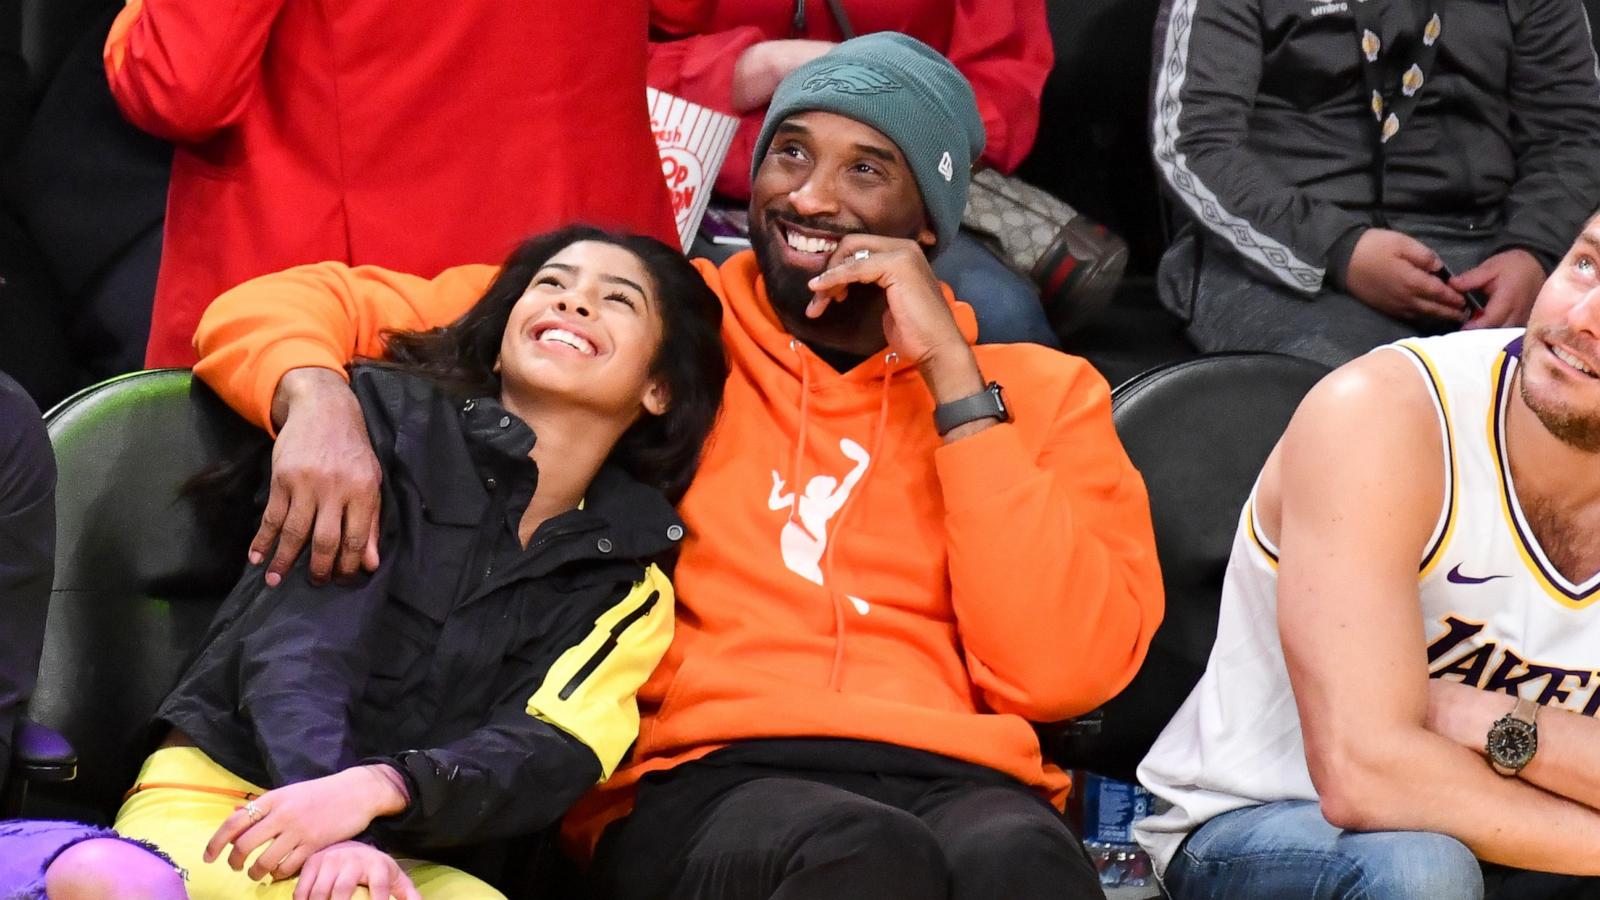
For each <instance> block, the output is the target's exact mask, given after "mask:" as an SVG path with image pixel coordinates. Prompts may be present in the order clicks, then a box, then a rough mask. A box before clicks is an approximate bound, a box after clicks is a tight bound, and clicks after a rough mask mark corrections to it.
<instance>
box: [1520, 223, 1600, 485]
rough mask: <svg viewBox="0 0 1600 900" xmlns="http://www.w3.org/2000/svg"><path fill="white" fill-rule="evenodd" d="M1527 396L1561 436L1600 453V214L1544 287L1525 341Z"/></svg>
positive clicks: (1546, 423) (1523, 386) (1523, 375)
mask: <svg viewBox="0 0 1600 900" xmlns="http://www.w3.org/2000/svg"><path fill="white" fill-rule="evenodd" d="M1521 381H1522V384H1521V393H1522V400H1523V402H1524V403H1526V404H1527V406H1528V408H1529V409H1530V410H1532V411H1533V413H1534V415H1536V416H1538V418H1539V421H1540V422H1542V423H1543V424H1544V427H1545V428H1546V429H1547V430H1548V431H1549V432H1550V433H1551V434H1553V435H1555V436H1556V437H1557V438H1558V439H1560V440H1561V441H1563V442H1564V443H1566V444H1569V445H1571V446H1573V447H1575V448H1577V449H1579V450H1583V451H1585V452H1588V453H1600V218H1596V219H1591V220H1590V221H1589V223H1588V225H1586V226H1585V228H1584V231H1583V233H1582V234H1581V235H1579V236H1578V240H1577V242H1576V243H1574V244H1573V245H1572V249H1571V250H1569V251H1567V255H1566V257H1565V258H1563V259H1562V260H1561V262H1560V264H1559V265H1557V266H1556V270H1555V271H1554V272H1552V273H1551V274H1550V277H1549V278H1548V279H1546V280H1545V283H1544V287H1542V288H1540V290H1539V299H1538V300H1537V301H1536V302H1535V303H1534V305H1533V313H1532V315H1531V316H1530V317H1529V319H1528V331H1527V335H1526V336H1525V337H1524V338H1523V343H1522V368H1521Z"/></svg>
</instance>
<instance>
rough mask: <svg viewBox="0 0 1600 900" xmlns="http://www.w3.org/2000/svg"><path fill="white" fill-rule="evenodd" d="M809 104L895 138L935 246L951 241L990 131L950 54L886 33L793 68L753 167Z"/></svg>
mask: <svg viewBox="0 0 1600 900" xmlns="http://www.w3.org/2000/svg"><path fill="white" fill-rule="evenodd" d="M811 110H821V111H823V112H831V113H837V114H839V115H841V116H847V117H849V118H851V119H854V120H856V121H858V122H861V123H863V124H866V125H871V126H872V127H873V128H876V129H878V130H879V131H881V132H883V134H884V135H885V136H886V137H888V138H889V140H891V141H894V143H895V146H897V147H899V148H900V152H901V153H902V154H904V155H905V158H906V163H907V165H909V166H910V167H911V174H912V177H913V178H915V179H916V182H917V189H918V190H919V191H921V193H922V203H923V206H924V207H925V208H926V209H927V214H928V221H929V224H930V225H931V227H932V228H933V231H934V233H935V234H937V235H938V238H939V243H938V246H937V247H935V248H934V251H932V252H937V251H938V250H939V249H941V248H943V247H945V246H946V245H948V244H949V243H950V239H951V238H952V237H954V236H955V233H956V229H958V228H960V227H961V213H962V211H963V210H965V209H966V206H967V186H968V184H969V183H970V182H971V179H972V163H973V160H975V159H977V158H978V156H979V155H980V154H982V153H983V145H984V141H985V136H984V131H983V119H982V118H981V117H980V116H979V115H978V101H977V99H976V98H975V97H973V94H972V86H971V85H970V84H968V83H967V79H966V78H965V77H964V76H963V75H962V74H961V73H960V72H958V71H956V67H955V66H953V65H951V64H950V61H949V60H947V59H945V58H944V57H943V56H941V55H940V54H939V53H938V51H936V50H934V49H933V48H932V47H929V46H928V45H927V44H924V43H922V42H921V41H919V40H917V39H916V38H913V37H909V36H907V35H904V34H898V33H895V32H889V31H883V32H878V33H877V34H869V35H864V36H862V37H858V38H852V39H851V40H848V41H845V42H844V43H842V44H840V45H839V46H837V47H835V48H833V49H832V50H830V51H828V52H827V53H825V54H823V55H822V56H820V57H818V58H816V59H814V60H812V61H811V62H809V63H806V64H805V65H803V66H801V67H799V68H798V69H795V70H794V71H793V72H791V73H789V77H787V78H785V79H784V80H783V83H782V84H779V85H778V90H777V91H776V92H775V93H774V94H773V95H772V103H771V104H770V105H769V106H768V107H767V118H766V121H765V122H763V123H762V125H761V134H760V136H759V137H758V138H757V139H756V146H755V160H754V163H753V164H752V166H751V171H752V172H753V171H755V170H757V169H759V168H760V167H761V160H762V159H763V158H764V157H765V156H766V155H767V146H768V145H769V144H771V143H772V134H773V132H774V131H775V130H777V127H778V125H779V124H780V123H781V122H783V120H784V119H786V118H788V117H789V116H792V115H794V114H796V113H802V112H808V111H811Z"/></svg>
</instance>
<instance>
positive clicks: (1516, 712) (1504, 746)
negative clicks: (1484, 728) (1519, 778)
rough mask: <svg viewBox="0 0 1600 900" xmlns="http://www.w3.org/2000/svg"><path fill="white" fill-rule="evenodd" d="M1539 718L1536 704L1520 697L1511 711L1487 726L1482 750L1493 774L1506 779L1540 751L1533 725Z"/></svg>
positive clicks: (1535, 728)
mask: <svg viewBox="0 0 1600 900" xmlns="http://www.w3.org/2000/svg"><path fill="white" fill-rule="evenodd" d="M1538 715H1539V704H1537V703H1535V702H1533V701H1532V700H1523V699H1520V698H1519V699H1518V700H1517V705H1516V706H1513V707H1512V708H1511V712H1508V713H1506V714H1505V715H1504V716H1501V717H1500V718H1499V719H1496V720H1495V723H1494V724H1493V725H1491V726H1489V737H1488V739H1487V740H1486V741H1485V742H1484V749H1485V750H1487V751H1488V753H1489V765H1491V766H1493V767H1494V770H1495V771H1496V772H1499V773H1500V774H1501V775H1504V776H1506V777H1507V778H1509V777H1511V776H1513V775H1516V774H1517V773H1518V772H1521V771H1522V770H1523V769H1524V768H1525V767H1526V766H1527V765H1528V763H1530V762H1533V754H1535V753H1537V752H1538V751H1539V726H1538V725H1536V724H1535V723H1534V719H1536V718H1538Z"/></svg>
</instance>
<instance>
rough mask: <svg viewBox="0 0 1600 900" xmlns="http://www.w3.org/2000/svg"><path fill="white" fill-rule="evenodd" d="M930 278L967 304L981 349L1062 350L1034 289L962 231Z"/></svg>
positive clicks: (942, 256) (939, 258) (935, 264)
mask: <svg viewBox="0 0 1600 900" xmlns="http://www.w3.org/2000/svg"><path fill="white" fill-rule="evenodd" d="M933 274H935V275H937V276H939V280H940V281H943V282H944V283H945V284H948V285H950V290H952V291H954V292H955V295H956V299H957V300H963V301H966V302H967V303H969V304H971V305H972V311H973V312H974V313H976V314H977V317H978V343H980V344H1042V345H1044V346H1046V347H1052V348H1055V349H1057V350H1059V349H1061V341H1060V340H1058V339H1057V338H1056V333H1055V330H1054V329H1052V328H1051V327H1050V320H1049V318H1047V317H1046V316H1045V314H1044V304H1043V303H1041V302H1040V300H1039V289H1038V288H1037V287H1035V286H1034V284H1033V282H1031V281H1029V280H1028V279H1026V278H1024V277H1022V276H1021V275H1018V274H1017V273H1016V272H1015V271H1014V270H1013V269H1012V268H1011V267H1010V266H1008V265H1006V264H1005V263H1003V262H1001V261H1000V259H999V258H998V257H996V256H995V255H994V254H993V253H990V252H989V249H988V248H987V247H985V246H984V245H983V244H981V243H979V242H978V241H977V240H976V239H975V238H973V237H972V236H971V235H969V234H967V233H966V232H965V231H962V232H958V233H957V234H956V236H955V238H954V239H952V240H951V241H950V245H949V246H948V247H945V248H944V250H943V251H941V252H940V253H939V255H938V257H936V258H935V259H934V260H933Z"/></svg>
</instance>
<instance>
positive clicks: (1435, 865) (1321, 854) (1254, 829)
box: [1164, 800, 1484, 900]
mask: <svg viewBox="0 0 1600 900" xmlns="http://www.w3.org/2000/svg"><path fill="white" fill-rule="evenodd" d="M1164 881H1165V883H1166V887H1167V890H1168V892H1169V893H1170V894H1171V895H1172V897H1173V898H1174V900H1222V898H1228V900H1251V898H1262V900H1280V898H1291V897H1292V898H1295V900H1402V898H1404V900H1480V898H1482V897H1483V896H1484V882H1483V874H1482V872H1481V870H1480V869H1479V867H1478V860H1477V858H1476V857H1474V856H1473V855H1472V851H1471V850H1468V849H1467V846H1466V845H1465V844H1463V843H1461V842H1460V841H1458V840H1456V839H1455V838H1452V837H1447V836H1445V835H1442V834H1433V833H1431V832H1426V831H1375V832H1355V831H1344V830H1342V829H1339V828H1335V827H1334V826H1333V825H1330V824H1329V823H1328V821H1327V820H1326V819H1324V818H1323V817H1322V811H1321V809H1319V808H1318V806H1317V804H1316V803H1315V802H1314V801H1310V800H1290V801H1284V802H1281V803H1267V804H1264V805H1261V806H1251V807H1247V808H1245V809H1240V810H1235V811H1233V812H1230V813H1225V814H1223V815H1220V816H1217V817H1216V818H1215V819H1212V820H1211V821H1209V822H1207V823H1205V824H1204V825H1202V826H1200V827H1199V828H1198V829H1196V830H1195V832H1194V834H1192V835H1190V836H1189V839H1188V840H1187V841H1185V842H1184V844H1183V847H1182V848H1180V849H1179V850H1178V853H1177V855H1176V856H1174V857H1173V858H1172V862H1171V863H1170V864H1169V865H1168V866H1167V871H1166V877H1165V879H1164Z"/></svg>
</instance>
